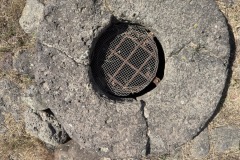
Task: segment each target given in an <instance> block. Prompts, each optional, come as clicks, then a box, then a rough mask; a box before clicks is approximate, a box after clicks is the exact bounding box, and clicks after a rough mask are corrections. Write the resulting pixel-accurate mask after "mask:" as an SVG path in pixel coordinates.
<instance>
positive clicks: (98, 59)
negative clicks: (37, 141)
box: [90, 20, 165, 100]
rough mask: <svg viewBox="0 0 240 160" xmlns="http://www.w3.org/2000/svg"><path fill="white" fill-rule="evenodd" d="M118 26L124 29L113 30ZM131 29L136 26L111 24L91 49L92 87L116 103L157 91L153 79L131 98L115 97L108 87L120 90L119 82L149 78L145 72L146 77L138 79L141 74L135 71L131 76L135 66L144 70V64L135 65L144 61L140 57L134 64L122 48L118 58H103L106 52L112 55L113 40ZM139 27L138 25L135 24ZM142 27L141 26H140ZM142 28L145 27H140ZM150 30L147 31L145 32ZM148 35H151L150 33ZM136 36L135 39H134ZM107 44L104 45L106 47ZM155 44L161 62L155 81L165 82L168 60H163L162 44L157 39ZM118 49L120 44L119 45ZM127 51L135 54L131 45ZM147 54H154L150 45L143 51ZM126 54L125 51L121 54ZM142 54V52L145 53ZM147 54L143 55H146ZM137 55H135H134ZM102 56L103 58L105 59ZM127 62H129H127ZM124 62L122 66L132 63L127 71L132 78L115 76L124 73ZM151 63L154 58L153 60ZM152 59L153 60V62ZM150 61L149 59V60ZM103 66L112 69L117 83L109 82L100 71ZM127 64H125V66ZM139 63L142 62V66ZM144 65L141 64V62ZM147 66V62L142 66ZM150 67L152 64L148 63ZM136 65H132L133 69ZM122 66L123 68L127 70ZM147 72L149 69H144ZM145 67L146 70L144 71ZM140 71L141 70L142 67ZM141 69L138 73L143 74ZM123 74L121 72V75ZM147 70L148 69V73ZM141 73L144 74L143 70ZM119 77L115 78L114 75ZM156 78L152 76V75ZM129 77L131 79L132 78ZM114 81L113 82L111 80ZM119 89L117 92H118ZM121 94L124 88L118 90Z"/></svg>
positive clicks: (119, 23) (128, 96) (110, 71)
mask: <svg viewBox="0 0 240 160" xmlns="http://www.w3.org/2000/svg"><path fill="white" fill-rule="evenodd" d="M115 25H121V27H114V26H115ZM129 25H133V24H130V23H123V22H116V20H115V22H114V23H112V24H111V25H110V26H109V27H108V28H107V29H106V30H105V31H104V32H103V33H102V34H101V35H100V36H99V37H98V38H96V39H95V45H93V47H92V52H91V56H90V68H91V70H90V79H91V81H92V83H93V88H94V89H95V91H97V92H98V93H100V95H105V96H107V97H108V98H110V99H113V100H124V99H135V98H136V97H138V96H141V95H144V94H145V93H147V92H149V91H151V90H152V89H154V88H155V87H156V85H155V83H153V79H154V78H152V80H151V82H149V84H147V85H146V86H145V87H144V88H143V89H142V90H141V91H138V92H134V93H129V94H128V95H116V94H115V93H114V92H113V91H112V90H113V89H112V88H110V87H111V86H110V87H109V83H111V85H112V86H113V87H114V86H117V87H118V84H119V83H118V81H120V82H124V79H127V80H128V81H129V79H130V81H131V80H132V81H134V75H135V76H136V77H135V79H137V77H141V78H142V79H141V78H139V80H140V79H141V80H143V77H145V78H146V77H148V76H146V75H147V73H146V72H144V73H141V75H140V74H139V75H136V74H137V73H138V71H137V70H136V72H135V73H136V74H134V73H132V70H134V69H133V68H134V67H135V66H138V67H139V66H141V64H140V65H139V64H138V65H137V64H136V63H137V62H138V61H141V56H139V57H140V58H139V60H138V61H137V62H136V61H135V62H131V57H129V59H127V57H125V55H124V53H125V49H126V48H124V47H122V48H120V49H119V50H120V51H119V52H118V53H119V55H120V56H119V55H117V56H116V55H115V54H112V55H110V57H109V58H108V59H106V58H103V57H104V56H106V54H107V52H109V47H110V46H111V45H112V43H113V41H112V40H113V39H115V38H117V37H118V36H119V35H120V34H122V33H124V32H126V31H127V30H128V27H129ZM134 25H136V24H134ZM138 26H140V25H138ZM141 27H142V26H141ZM146 30H147V29H146ZM147 31H148V32H149V33H150V31H149V30H147ZM109 33H110V34H111V36H110V37H109ZM134 36H135V35H133V37H134ZM134 38H136V39H137V38H139V39H141V37H137V36H136V37H134ZM121 40H122V39H121V38H119V39H117V42H119V43H121ZM128 41H129V42H131V41H130V40H129V39H127V41H125V42H128ZM103 42H104V44H103ZM153 42H154V43H155V44H154V45H155V46H156V47H155V48H157V49H156V50H157V51H156V52H157V55H158V56H157V57H156V58H157V61H158V66H157V68H156V69H155V70H156V72H155V73H154V77H155V76H156V77H158V78H159V79H160V80H162V79H163V77H164V68H165V57H164V51H163V48H162V46H161V44H160V42H159V41H158V39H157V38H156V37H155V36H154V37H153ZM116 45H117V44H116ZM126 46H127V47H128V49H129V50H130V52H131V51H133V48H131V45H130V44H126V45H125V47H126ZM148 48H149V50H148V51H146V50H147V49H148ZM144 49H145V51H146V52H152V51H153V49H152V48H151V47H149V44H146V48H144ZM121 50H123V51H121ZM116 51H118V49H116ZM142 53H143V51H142ZM143 54H144V53H143ZM133 55H134V53H133ZM133 55H131V56H132V57H134V56H133ZM102 56H103V57H102ZM124 58H126V59H124ZM119 59H120V60H122V62H124V60H125V61H126V60H129V63H130V64H129V66H128V71H129V75H126V76H123V74H122V73H116V72H120V71H121V69H120V68H121V63H119V62H120V60H119ZM150 59H151V58H150ZM152 59H153V58H152ZM107 60H109V61H110V62H109V63H107V62H106V61H107ZM148 60H149V59H148ZM148 60H146V61H145V62H147V61H148ZM112 62H114V63H113V64H111V63H112ZM104 63H107V64H108V67H109V68H110V69H109V72H108V73H110V74H111V76H112V77H114V76H115V77H116V78H117V81H116V82H115V81H113V80H112V81H111V76H109V77H110V78H109V79H110V80H109V79H108V80H107V79H106V77H107V76H108V75H106V73H105V72H103V71H101V68H100V67H102V66H103V65H104ZM124 63H125V62H124ZM139 63H140V62H139ZM141 63H142V61H141ZM143 63H144V62H143ZM149 63H150V62H149ZM131 64H133V65H131ZM123 66H124V67H125V68H126V65H123ZM123 66H122V68H124V67H123ZM145 68H146V67H145ZM145 68H144V67H143V70H144V69H145ZM140 69H142V68H141V67H140ZM140 69H139V70H140ZM119 70H120V71H119ZM145 70H146V69H145ZM130 72H131V73H130ZM141 72H142V70H141ZM114 73H116V74H114ZM152 76H153V74H152ZM129 77H132V79H131V78H129ZM112 79H113V78H112ZM138 83H139V84H142V83H141V82H138ZM128 84H133V83H130V82H129V83H128ZM117 87H116V88H117ZM119 88H120V90H121V86H120V87H119Z"/></svg>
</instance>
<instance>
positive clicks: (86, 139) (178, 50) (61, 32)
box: [35, 0, 230, 158]
mask: <svg viewBox="0 0 240 160" xmlns="http://www.w3.org/2000/svg"><path fill="white" fill-rule="evenodd" d="M112 16H115V17H116V18H117V19H118V20H121V19H123V20H130V21H131V22H133V23H139V24H142V25H144V26H146V27H147V28H149V29H150V30H151V31H153V32H154V34H155V35H156V36H157V38H158V40H159V41H160V43H161V44H162V47H163V50H164V54H165V61H166V63H165V74H164V78H163V79H162V81H161V83H160V84H159V85H158V86H157V87H156V88H155V89H154V90H153V91H151V92H149V93H147V94H145V95H143V96H141V97H138V98H137V100H132V101H126V102H115V101H111V100H108V99H106V98H104V97H103V96H100V95H99V94H97V93H96V92H95V90H94V88H95V87H94V84H92V83H91V82H90V79H91V78H89V77H90V76H89V72H90V71H89V68H90V67H89V54H90V53H91V50H92V48H91V47H92V45H93V44H94V43H95V42H96V37H97V36H98V35H99V34H100V33H101V32H102V31H103V30H104V28H106V27H107V26H108V25H109V24H110V22H111V17H112ZM38 35H39V36H38V38H39V44H38V53H37V56H38V57H37V61H36V65H37V67H36V72H35V78H36V82H37V84H38V87H39V92H40V93H41V95H42V100H44V103H46V104H48V105H49V107H50V108H51V110H52V112H53V113H54V114H55V116H56V117H57V119H58V120H59V121H60V123H61V124H62V125H63V127H64V128H65V130H66V132H67V133H68V134H69V135H70V137H71V138H73V139H74V140H75V141H76V142H77V143H78V144H79V145H80V147H81V148H82V149H86V150H89V151H95V152H96V153H98V154H99V155H101V156H104V157H110V158H130V157H132V158H138V157H140V156H141V155H145V154H149V153H150V154H153V155H159V154H166V153H169V152H171V151H173V150H175V149H177V148H178V147H179V146H181V145H182V144H184V143H186V142H187V141H188V140H190V139H192V138H193V137H194V136H195V135H196V134H197V133H198V132H199V131H200V129H202V127H203V126H204V124H205V123H206V121H207V120H208V119H209V118H210V117H211V115H212V114H213V112H214V110H215V109H216V107H217V105H218V102H219V100H220V98H221V95H222V91H223V88H224V86H225V81H226V77H227V65H228V58H229V55H230V45H229V32H228V27H227V24H226V20H225V18H224V16H223V15H222V13H221V12H220V11H219V9H218V7H217V5H216V4H215V2H214V1H213V0H202V1H192V0H186V1H182V0H168V1H165V0H149V1H138V2H134V1H128V0H115V1H110V0H105V1H100V0H96V1H89V0H81V1H80V0H70V1H60V0H51V1H48V3H47V5H46V7H45V10H44V20H43V21H42V23H41V25H40V27H39V34H38ZM101 148H104V150H102V149H101ZM103 151H106V152H103Z"/></svg>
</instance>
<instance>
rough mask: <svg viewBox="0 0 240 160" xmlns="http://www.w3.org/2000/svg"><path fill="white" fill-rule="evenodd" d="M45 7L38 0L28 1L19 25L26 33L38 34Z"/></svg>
mask: <svg viewBox="0 0 240 160" xmlns="http://www.w3.org/2000/svg"><path fill="white" fill-rule="evenodd" d="M43 9H44V5H43V4H42V3H40V2H39V1H38V0H27V1H26V5H25V7H24V9H23V12H22V16H21V18H20V20H19V24H20V25H21V27H22V29H23V30H24V31H25V32H26V33H32V34H35V33H37V30H38V26H39V23H40V22H41V21H42V19H43Z"/></svg>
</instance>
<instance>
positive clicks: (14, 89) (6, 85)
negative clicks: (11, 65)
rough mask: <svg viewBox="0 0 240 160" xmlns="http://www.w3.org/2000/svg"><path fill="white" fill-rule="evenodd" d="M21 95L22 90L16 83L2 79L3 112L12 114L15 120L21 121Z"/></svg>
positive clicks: (0, 99) (0, 83) (0, 98)
mask: <svg viewBox="0 0 240 160" xmlns="http://www.w3.org/2000/svg"><path fill="white" fill-rule="evenodd" d="M20 93H21V90H20V88H19V86H17V85H16V84H15V83H13V82H12V81H10V80H9V79H6V78H1V79H0V101H1V104H2V105H1V110H2V111H3V112H7V113H11V114H12V115H13V116H14V118H15V120H18V119H19V114H20V113H21V112H22V110H21V99H20Z"/></svg>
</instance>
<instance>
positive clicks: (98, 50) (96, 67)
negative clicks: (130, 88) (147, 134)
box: [90, 19, 128, 100]
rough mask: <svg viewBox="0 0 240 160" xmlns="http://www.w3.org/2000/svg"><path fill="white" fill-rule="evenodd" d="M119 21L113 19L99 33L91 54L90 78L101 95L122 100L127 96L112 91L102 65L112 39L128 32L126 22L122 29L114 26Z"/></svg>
mask: <svg viewBox="0 0 240 160" xmlns="http://www.w3.org/2000/svg"><path fill="white" fill-rule="evenodd" d="M118 23H119V22H116V19H113V20H112V24H111V25H110V26H108V28H107V29H106V30H105V31H104V32H103V33H102V34H101V35H99V37H98V38H97V41H96V42H95V45H94V48H93V50H92V54H91V56H90V67H91V74H90V76H91V77H90V79H91V80H92V83H93V88H94V89H95V91H97V92H98V93H100V95H105V96H107V97H108V98H110V99H113V100H122V98H126V97H121V96H116V95H114V93H112V92H111V89H110V88H109V86H108V85H107V82H106V78H105V77H106V76H105V75H104V72H103V70H102V69H101V68H100V67H101V66H102V65H103V64H104V62H105V60H106V59H105V57H106V55H107V49H108V48H109V47H110V44H111V42H112V40H113V39H115V38H116V37H117V36H118V35H119V34H122V33H124V32H126V30H127V28H128V26H127V24H125V25H123V26H122V27H121V29H118V30H116V29H117V27H114V25H118Z"/></svg>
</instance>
